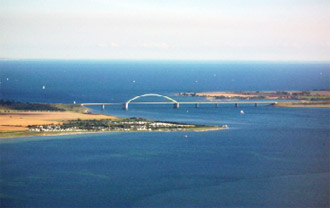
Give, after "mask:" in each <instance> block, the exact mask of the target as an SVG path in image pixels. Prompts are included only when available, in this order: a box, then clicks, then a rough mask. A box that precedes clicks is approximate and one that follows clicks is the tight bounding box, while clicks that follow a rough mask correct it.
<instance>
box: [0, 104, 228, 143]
mask: <svg viewBox="0 0 330 208" xmlns="http://www.w3.org/2000/svg"><path fill="white" fill-rule="evenodd" d="M226 128H228V126H227V125H222V126H209V125H199V124H187V123H179V122H168V121H153V120H148V119H144V118H136V117H133V118H117V117H114V116H108V115H103V114H92V113H89V112H88V108H86V107H84V106H80V105H71V104H44V103H43V104H40V103H21V102H15V101H3V100H0V138H8V137H21V136H46V135H64V134H82V133H97V132H187V131H195V132H197V131H212V130H221V129H226Z"/></svg>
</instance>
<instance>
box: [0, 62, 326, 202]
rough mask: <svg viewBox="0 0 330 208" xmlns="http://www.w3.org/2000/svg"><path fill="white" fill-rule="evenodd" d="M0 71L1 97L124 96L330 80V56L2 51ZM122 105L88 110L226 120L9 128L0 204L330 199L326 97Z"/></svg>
mask: <svg viewBox="0 0 330 208" xmlns="http://www.w3.org/2000/svg"><path fill="white" fill-rule="evenodd" d="M7 78H8V80H7ZM0 80H1V85H0V86H1V88H0V89H1V91H0V93H1V94H0V98H1V99H5V100H6V99H10V100H18V101H28V102H63V103H72V102H73V101H76V102H123V101H126V100H128V99H130V98H132V97H134V96H136V95H140V94H144V93H159V94H164V95H168V96H170V97H172V98H174V99H176V100H194V99H197V98H192V97H188V98H187V97H177V96H174V94H175V93H178V92H182V91H192V92H196V91H215V90H218V91H220V90H291V89H298V90H305V89H324V88H329V66H328V65H327V64H326V63H269V62H266V63H260V62H247V63H245V62H244V63H236V62H156V61H149V62H133V61H132V62H123V61H117V62H114V61H112V62H109V61H98V62H95V61H2V62H0ZM43 86H45V89H43ZM150 99H151V98H150ZM156 99H159V98H155V100H156ZM199 99H201V98H199ZM121 108H122V107H121V106H111V107H109V106H106V108H105V110H104V111H102V110H101V108H100V106H94V107H93V108H92V111H93V112H95V113H105V114H110V115H115V116H118V117H133V116H139V117H144V118H149V119H154V120H167V121H180V122H187V123H199V124H210V125H228V126H229V129H227V130H220V131H209V132H147V133H99V134H88V135H87V134H86V135H70V136H48V137H23V138H14V139H2V140H0V160H1V161H0V203H1V206H329V205H330V203H329V179H330V176H329V164H330V163H329V162H330V161H329V160H330V159H329V158H330V153H329V147H330V144H329V108H277V107H269V106H267V105H259V106H258V107H254V105H250V104H245V105H239V107H238V108H235V106H234V105H229V104H227V105H220V106H219V108H215V106H213V105H200V107H199V108H195V107H194V106H193V105H182V106H180V108H179V109H173V107H172V106H170V105H146V106H142V105H129V109H128V111H124V110H122V109H121ZM240 110H244V112H245V114H244V115H242V114H240Z"/></svg>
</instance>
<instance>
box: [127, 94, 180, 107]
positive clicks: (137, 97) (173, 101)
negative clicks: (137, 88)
mask: <svg viewBox="0 0 330 208" xmlns="http://www.w3.org/2000/svg"><path fill="white" fill-rule="evenodd" d="M141 97H163V98H165V99H167V100H169V101H171V102H172V103H174V104H175V103H179V102H178V101H176V100H174V99H173V98H170V97H168V96H165V95H160V94H143V95H139V96H136V97H133V98H132V99H130V100H128V101H127V102H126V103H125V104H126V105H128V104H129V103H130V102H132V101H133V100H136V99H139V98H141Z"/></svg>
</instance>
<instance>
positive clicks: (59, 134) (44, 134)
mask: <svg viewBox="0 0 330 208" xmlns="http://www.w3.org/2000/svg"><path fill="white" fill-rule="evenodd" d="M228 128H229V127H218V128H210V129H200V130H181V131H169V130H155V131H77V132H47V133H45V132H38V133H37V132H36V134H33V135H28V134H27V135H24V134H22V135H9V136H6V137H3V136H1V135H0V140H2V139H12V138H22V137H39V136H66V135H79V134H103V133H157V132H159V133H164V132H167V133H172V132H173V133H175V132H208V131H220V130H225V129H228ZM25 132H26V133H30V132H31V131H25ZM25 132H20V133H25ZM0 133H1V132H0ZM4 133H9V134H10V133H15V132H4ZM16 133H17V132H16Z"/></svg>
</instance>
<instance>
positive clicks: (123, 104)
mask: <svg viewBox="0 0 330 208" xmlns="http://www.w3.org/2000/svg"><path fill="white" fill-rule="evenodd" d="M142 97H162V98H165V99H166V100H168V101H166V102H158V101H157V102H132V101H135V100H137V99H139V98H142ZM274 103H276V102H274V101H256V102H247V101H235V102H224V101H222V102H219V101H204V102H203V101H202V102H199V101H195V102H193V101H191V102H181V101H176V100H174V99H173V98H170V97H169V96H166V95H160V94H153V93H152V94H143V95H139V96H135V97H133V98H131V99H129V100H128V101H126V102H124V103H81V104H80V105H82V106H88V105H100V106H102V110H104V109H105V106H106V105H122V106H123V109H124V110H128V105H129V104H172V105H173V107H174V108H179V107H180V104H194V105H195V107H196V108H198V107H199V105H200V104H215V106H216V107H219V105H220V104H234V105H235V107H238V105H239V104H254V106H255V107H257V106H258V104H274Z"/></svg>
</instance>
